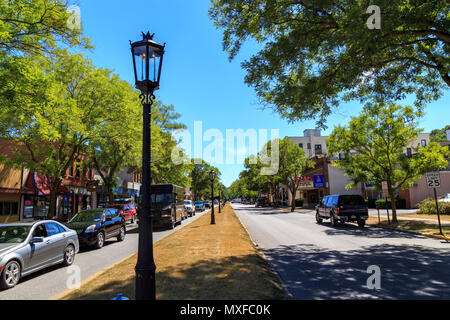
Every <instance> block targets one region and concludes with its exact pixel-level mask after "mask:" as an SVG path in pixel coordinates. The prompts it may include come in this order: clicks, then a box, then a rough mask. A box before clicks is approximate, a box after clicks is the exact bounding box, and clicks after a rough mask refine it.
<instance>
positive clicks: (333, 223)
mask: <svg viewBox="0 0 450 320" xmlns="http://www.w3.org/2000/svg"><path fill="white" fill-rule="evenodd" d="M330 219H331V224H332V225H333V226H335V227H336V226H337V225H338V221H337V220H336V218H335V217H334V214H333V213H331V218H330Z"/></svg>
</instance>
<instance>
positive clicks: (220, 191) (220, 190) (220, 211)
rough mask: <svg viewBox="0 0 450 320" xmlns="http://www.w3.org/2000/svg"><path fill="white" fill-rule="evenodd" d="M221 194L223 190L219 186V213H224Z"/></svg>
mask: <svg viewBox="0 0 450 320" xmlns="http://www.w3.org/2000/svg"><path fill="white" fill-rule="evenodd" d="M221 193H222V188H221V187H220V185H219V213H222V209H221V206H220V194H221Z"/></svg>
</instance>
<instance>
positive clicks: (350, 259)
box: [263, 244, 450, 299]
mask: <svg viewBox="0 0 450 320" xmlns="http://www.w3.org/2000/svg"><path fill="white" fill-rule="evenodd" d="M263 251H264V253H265V254H266V255H267V256H268V257H269V258H270V260H271V262H272V264H273V266H274V267H275V269H276V270H277V271H278V273H279V275H280V276H281V278H282V279H283V280H284V282H285V283H286V285H287V286H288V288H289V291H290V292H291V293H292V294H293V295H294V297H295V299H450V277H449V274H450V272H449V265H450V255H449V254H448V251H447V252H442V251H440V250H431V249H426V248H423V247H418V246H399V245H390V244H383V245H376V246H367V247H364V248H363V249H361V250H349V251H341V250H340V251H337V250H329V249H326V250H325V249H321V248H319V247H316V246H314V245H306V244H305V245H294V246H280V247H277V248H275V249H270V250H263ZM372 265H375V266H379V267H380V269H381V289H379V290H376V289H369V288H368V287H367V280H368V278H369V277H370V276H371V275H372V273H367V268H368V267H369V266H372Z"/></svg>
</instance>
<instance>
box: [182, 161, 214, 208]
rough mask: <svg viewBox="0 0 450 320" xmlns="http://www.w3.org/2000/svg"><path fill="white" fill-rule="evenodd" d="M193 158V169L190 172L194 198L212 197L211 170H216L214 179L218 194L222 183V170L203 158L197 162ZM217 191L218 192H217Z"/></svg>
mask: <svg viewBox="0 0 450 320" xmlns="http://www.w3.org/2000/svg"><path fill="white" fill-rule="evenodd" d="M195 162H196V161H195V159H192V166H193V167H192V171H191V172H190V174H189V177H190V179H191V191H192V194H193V197H194V200H200V199H207V198H211V180H210V177H209V172H210V171H211V170H214V171H215V172H216V179H215V181H214V189H215V192H214V193H215V195H218V193H217V190H218V186H219V184H220V175H221V173H220V170H219V169H217V168H215V167H213V166H211V165H210V164H209V163H208V162H206V161H204V160H202V162H201V163H195ZM216 193H217V194H216Z"/></svg>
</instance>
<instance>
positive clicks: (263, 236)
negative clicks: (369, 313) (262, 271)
mask: <svg viewBox="0 0 450 320" xmlns="http://www.w3.org/2000/svg"><path fill="white" fill-rule="evenodd" d="M233 208H234V209H235V211H236V213H237V214H238V216H239V218H240V219H241V220H242V222H243V223H244V225H245V226H246V228H247V229H248V231H249V233H250V236H251V237H252V238H253V240H254V241H255V242H256V243H257V245H258V246H259V247H260V249H261V250H262V251H263V252H264V254H265V255H266V256H267V257H268V259H269V260H270V262H271V264H272V265H273V267H274V269H275V270H276V271H277V272H278V274H279V275H280V277H281V278H282V280H283V282H284V283H285V285H286V286H287V288H288V290H289V292H290V293H291V294H292V295H293V296H294V298H295V299H450V268H449V266H450V243H446V242H444V241H442V240H438V239H431V238H425V237H422V236H417V235H414V234H409V233H403V232H398V231H390V230H385V229H379V228H367V227H365V228H363V229H361V228H358V227H357V226H356V224H346V225H345V226H339V227H333V226H331V224H330V223H329V222H328V221H324V223H322V224H321V225H319V224H317V223H316V222H315V218H314V212H313V211H310V212H305V213H297V212H296V213H288V212H284V211H281V210H276V209H271V208H255V207H254V206H250V205H241V204H233ZM372 265H375V266H378V267H379V268H380V270H381V278H380V279H381V289H369V288H368V287H367V280H368V278H369V277H370V276H371V275H372V273H370V274H369V273H367V268H368V267H369V266H372Z"/></svg>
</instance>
